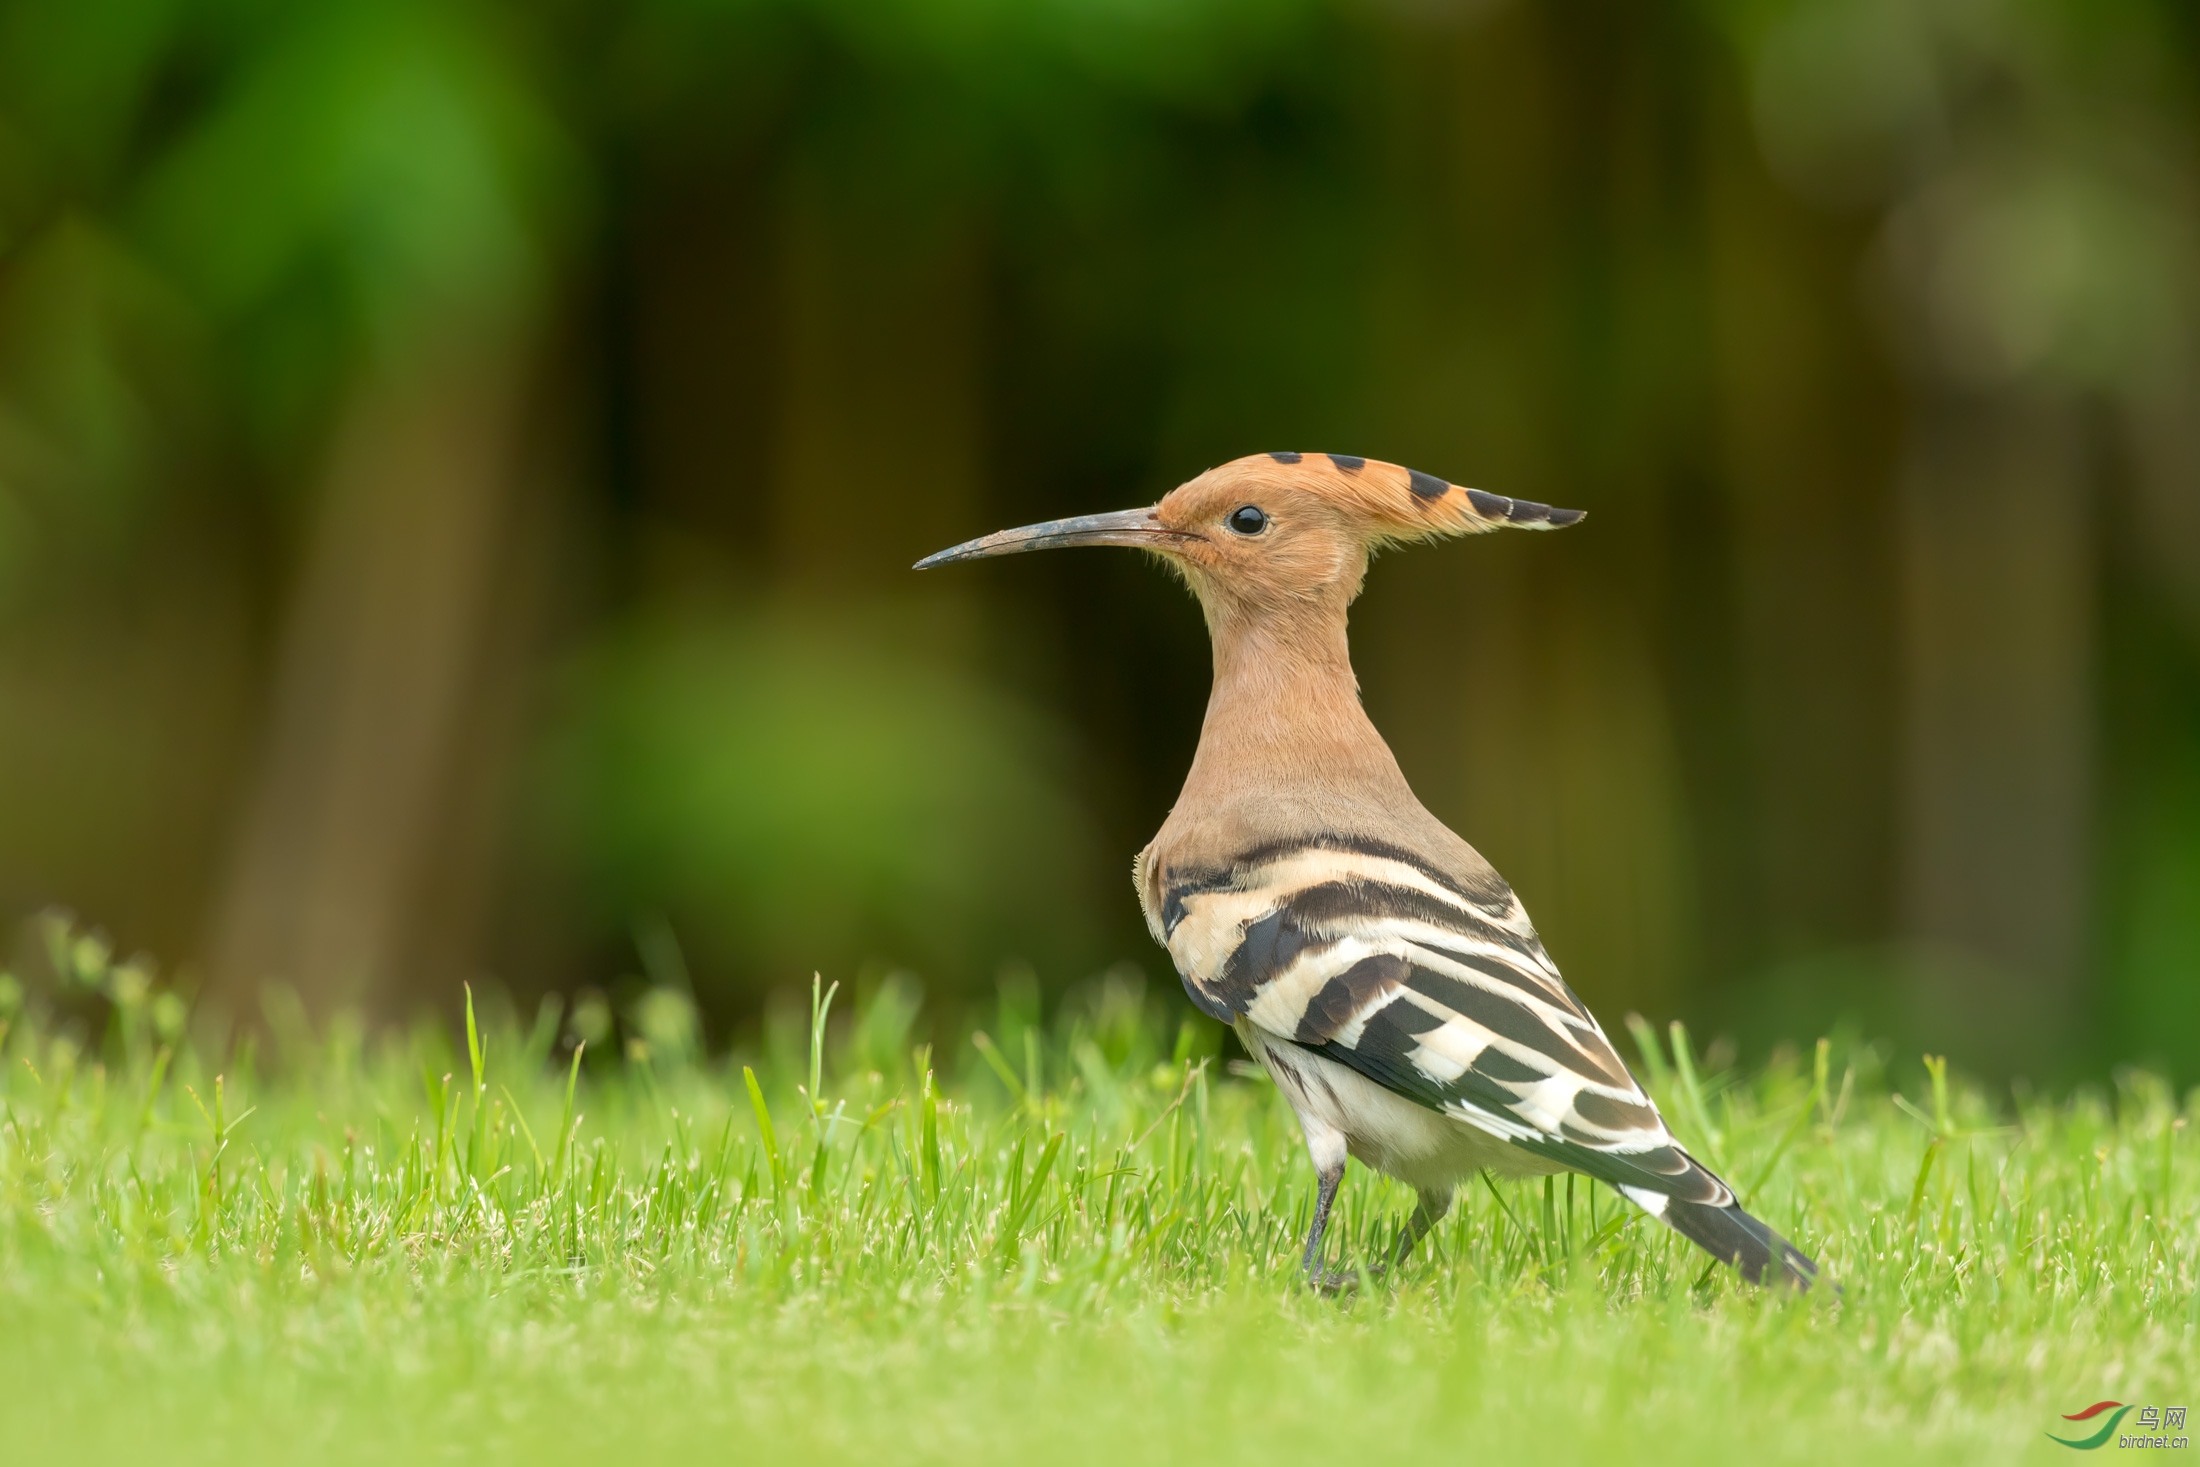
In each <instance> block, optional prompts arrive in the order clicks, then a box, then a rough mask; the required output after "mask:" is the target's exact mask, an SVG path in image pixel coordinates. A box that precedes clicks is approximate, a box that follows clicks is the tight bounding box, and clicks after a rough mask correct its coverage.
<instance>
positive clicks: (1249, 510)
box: [1223, 504, 1268, 535]
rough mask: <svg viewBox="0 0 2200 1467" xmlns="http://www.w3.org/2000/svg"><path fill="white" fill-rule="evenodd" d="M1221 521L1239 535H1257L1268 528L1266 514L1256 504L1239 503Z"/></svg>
mask: <svg viewBox="0 0 2200 1467" xmlns="http://www.w3.org/2000/svg"><path fill="white" fill-rule="evenodd" d="M1223 523H1224V524H1226V525H1228V526H1229V527H1230V528H1231V529H1232V530H1234V531H1236V532H1237V533H1238V534H1240V535H1258V534H1259V533H1260V532H1261V531H1262V530H1265V529H1267V528H1268V516H1267V515H1266V514H1264V513H1263V512H1262V511H1261V509H1260V506H1258V505H1254V504H1241V505H1239V506H1238V507H1237V508H1236V509H1233V510H1231V511H1230V517H1229V518H1228V519H1226V520H1224V521H1223Z"/></svg>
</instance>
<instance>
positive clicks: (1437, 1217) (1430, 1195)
mask: <svg viewBox="0 0 2200 1467" xmlns="http://www.w3.org/2000/svg"><path fill="white" fill-rule="evenodd" d="M1451 1191H1452V1189H1451V1188H1449V1187H1446V1188H1445V1189H1444V1190H1442V1191H1441V1192H1429V1191H1424V1192H1422V1193H1421V1205H1420V1206H1419V1207H1416V1208H1414V1209H1413V1217H1412V1219H1411V1221H1409V1222H1407V1224H1406V1231H1405V1236H1404V1237H1402V1238H1400V1239H1399V1240H1398V1251H1397V1252H1396V1253H1394V1254H1393V1255H1391V1259H1390V1261H1391V1264H1392V1266H1393V1267H1395V1266H1396V1265H1398V1264H1401V1263H1404V1262H1405V1261H1406V1258H1407V1256H1408V1255H1409V1254H1411V1253H1412V1252H1413V1250H1414V1247H1415V1246H1416V1245H1417V1244H1419V1243H1420V1241H1421V1240H1422V1239H1423V1238H1425V1237H1427V1236H1428V1232H1429V1229H1430V1228H1433V1227H1435V1226H1436V1225H1437V1224H1438V1223H1440V1222H1442V1221H1443V1220H1444V1214H1445V1213H1448V1212H1450V1211H1451Z"/></svg>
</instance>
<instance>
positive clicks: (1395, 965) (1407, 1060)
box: [1153, 837, 1734, 1210]
mask: <svg viewBox="0 0 2200 1467" xmlns="http://www.w3.org/2000/svg"><path fill="white" fill-rule="evenodd" d="M1157 885H1158V887H1159V889H1160V894H1161V897H1162V900H1161V902H1160V906H1159V910H1158V911H1156V912H1155V913H1154V914H1153V917H1154V921H1155V926H1156V927H1157V928H1158V929H1159V930H1158V931H1156V933H1155V936H1156V937H1158V938H1159V939H1160V940H1161V941H1162V942H1163V944H1164V945H1165V946H1167V948H1168V949H1169V955H1170V956H1171V957H1172V958H1173V959H1175V961H1176V966H1177V971H1178V972H1180V973H1181V974H1183V976H1184V986H1185V989H1186V990H1187V991H1188V992H1189V993H1190V994H1191V997H1192V1001H1193V1002H1194V1003H1196V1004H1198V1005H1199V1006H1200V1007H1201V1008H1202V1009H1204V1010H1205V1011H1206V1012H1208V1013H1209V1014H1212V1015H1213V1016H1214V1017H1216V1018H1218V1019H1221V1020H1222V1021H1223V1022H1225V1023H1228V1022H1231V1021H1233V1020H1236V1019H1238V1018H1240V1017H1243V1018H1246V1019H1249V1020H1251V1021H1252V1022H1253V1023H1255V1024H1257V1025H1259V1026H1260V1027H1261V1028H1262V1029H1264V1030H1266V1031H1268V1032H1269V1033H1271V1034H1275V1035H1279V1036H1281V1037H1284V1038H1287V1039H1289V1040H1292V1041H1293V1042H1295V1043H1297V1044H1299V1045H1301V1046H1302V1047H1304V1048H1306V1049H1309V1050H1312V1051H1314V1052H1316V1053H1318V1054H1322V1055H1325V1056H1327V1057H1329V1058H1331V1059H1334V1060H1336V1061H1338V1062H1340V1063H1342V1064H1345V1065H1348V1066H1350V1067H1351V1068H1352V1069H1354V1070H1357V1071H1359V1072H1360V1073H1361V1074H1363V1075H1365V1076H1367V1077H1368V1078H1369V1079H1370V1080H1373V1081H1374V1082H1376V1083H1377V1084H1379V1085H1382V1086H1383V1087H1385V1088H1386V1089H1389V1090H1391V1091H1393V1092H1395V1093H1397V1094H1399V1095H1403V1096H1406V1097H1407V1098H1409V1099H1412V1100H1416V1101H1419V1102H1420V1103H1421V1104H1423V1105H1426V1106H1428V1107H1429V1108H1430V1109H1432V1110H1436V1111H1440V1112H1443V1113H1444V1114H1446V1115H1450V1116H1453V1117H1456V1118H1457V1119H1459V1120H1462V1121H1465V1122H1467V1123H1468V1124H1469V1125H1472V1126H1476V1127H1478V1128H1480V1129H1481V1130H1483V1131H1486V1132H1488V1133H1489V1134H1491V1135H1493V1136H1497V1137H1500V1138H1502V1139H1503V1140H1506V1141H1509V1142H1511V1143H1512V1144H1513V1145H1515V1146H1518V1147H1520V1148H1522V1149H1523V1150H1526V1151H1531V1152H1534V1153H1536V1154H1538V1155H1541V1156H1544V1157H1548V1158H1549V1159H1551V1160H1553V1161H1557V1162H1560V1163H1561V1164H1563V1165H1565V1166H1567V1167H1570V1168H1572V1169H1574V1170H1577V1171H1581V1172H1585V1173H1587V1174H1588V1175H1590V1176H1594V1177H1599V1178H1602V1179H1603V1180H1605V1181H1608V1182H1611V1183H1612V1184H1614V1185H1615V1186H1619V1187H1623V1188H1626V1189H1627V1190H1628V1191H1629V1194H1630V1195H1635V1194H1638V1193H1646V1194H1651V1200H1654V1201H1655V1202H1657V1203H1658V1204H1661V1205H1662V1203H1663V1202H1664V1200H1665V1198H1667V1197H1676V1198H1681V1199H1683V1200H1686V1201H1690V1202H1701V1203H1706V1204H1709V1205H1711V1206H1713V1207H1725V1206H1728V1205H1730V1204H1732V1202H1733V1200H1734V1199H1733V1195H1732V1193H1730V1192H1729V1191H1728V1190H1727V1188H1726V1186H1725V1184H1724V1183H1722V1182H1720V1181H1719V1180H1718V1178H1716V1177H1714V1176H1712V1175H1711V1174H1710V1173H1709V1172H1708V1171H1706V1170H1704V1169H1703V1168H1702V1167H1700V1166H1697V1165H1696V1164H1695V1163H1694V1162H1693V1161H1691V1160H1690V1159H1689V1157H1688V1156H1687V1154H1686V1153H1685V1152H1683V1151H1682V1150H1681V1149H1680V1147H1679V1146H1678V1145H1677V1144H1675V1142H1674V1140H1673V1137H1672V1135H1671V1133H1670V1132H1668V1131H1667V1130H1666V1128H1665V1123H1664V1121H1663V1120H1661V1119H1660V1118H1659V1116H1658V1112H1657V1107H1656V1106H1654V1105H1653V1104H1651V1102H1650V1099H1649V1097H1648V1096H1646V1095H1644V1094H1643V1093H1642V1090H1641V1087H1639V1086H1638V1085H1636V1084H1635V1081H1634V1078H1633V1077H1632V1076H1631V1075H1629V1074H1628V1072H1627V1067H1626V1066H1625V1065H1624V1064H1622V1063H1621V1062H1620V1059H1619V1056H1618V1055H1617V1054H1615V1053H1614V1052H1613V1050H1612V1045H1611V1042H1610V1041H1609V1040H1607V1039H1606V1038H1605V1036H1604V1031H1603V1030H1602V1029H1600V1028H1599V1027H1598V1026H1597V1021H1596V1020H1595V1019H1594V1018H1593V1017H1591V1016H1590V1014H1589V1011H1588V1009H1587V1008H1585V1007H1584V1006H1583V1005H1582V1002H1581V1000H1580V999H1578V998H1576V997H1575V996H1574V992H1573V990H1572V989H1571V988H1569V987H1567V985H1566V980H1565V979H1564V978H1562V977H1560V976H1559V972H1558V969H1557V967H1556V966H1555V965H1553V963H1552V962H1551V960H1550V958H1549V957H1548V956H1547V955H1546V954H1545V953H1544V951H1543V944H1542V942H1541V941H1540V940H1539V939H1538V938H1537V937H1536V934H1535V928H1534V927H1533V926H1532V925H1531V924H1530V923H1529V921H1528V915H1527V913H1526V911H1524V910H1523V909H1522V907H1521V905H1520V901H1519V899H1518V898H1517V897H1515V896H1514V895H1513V894H1512V892H1511V891H1510V890H1509V889H1507V888H1506V887H1505V886H1504V884H1503V883H1502V882H1499V881H1496V880H1495V879H1494V878H1493V880H1492V881H1491V883H1490V886H1489V888H1488V889H1485V890H1470V889H1468V888H1466V887H1464V886H1461V885H1460V884H1459V883H1458V882H1456V881H1454V880H1453V879H1452V878H1450V877H1448V876H1446V875H1444V874H1443V873H1441V872H1439V871H1437V870H1435V869H1433V868H1431V867H1430V866H1429V865H1427V864H1426V863H1424V862H1422V861H1419V860H1417V859H1415V858H1414V857H1413V856H1412V855H1411V854H1410V853H1407V852H1404V851H1401V850H1398V849H1395V848H1393V847H1388V846H1384V845H1381V844H1379V843H1376V842H1372V841H1367V840H1360V839H1348V838H1341V837H1329V838H1323V839H1317V840H1312V841H1305V842H1297V843H1293V844H1290V845H1287V846H1276V847H1270V848H1266V849H1263V850H1260V851H1255V852H1253V853H1251V854H1249V855H1248V856H1246V857H1245V858H1244V859H1242V860H1240V861H1239V862H1237V863H1236V864H1235V865H1233V866H1232V867H1231V868H1230V869H1229V870H1227V871H1223V872H1209V873H1199V874H1192V873H1175V872H1167V873H1161V875H1160V880H1159V881H1158V882H1157ZM1637 1200H1638V1201H1642V1200H1644V1199H1643V1198H1642V1197H1640V1196H1638V1197H1637ZM1646 1205H1648V1203H1647V1202H1646ZM1653 1210H1657V1209H1656V1208H1653Z"/></svg>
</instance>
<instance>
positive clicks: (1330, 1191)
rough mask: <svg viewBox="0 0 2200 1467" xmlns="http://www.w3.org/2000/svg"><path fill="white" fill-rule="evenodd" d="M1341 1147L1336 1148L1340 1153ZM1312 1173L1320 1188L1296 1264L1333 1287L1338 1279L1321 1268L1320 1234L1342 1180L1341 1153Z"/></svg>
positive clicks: (1326, 1227)
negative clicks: (1298, 1263) (1312, 1218)
mask: <svg viewBox="0 0 2200 1467" xmlns="http://www.w3.org/2000/svg"><path fill="white" fill-rule="evenodd" d="M1342 1149H1343V1148H1341V1147H1340V1148H1339V1151H1340V1153H1341V1152H1342ZM1324 1160H1327V1158H1324ZM1315 1176H1316V1178H1317V1179H1318V1180H1319V1182H1320V1188H1319V1190H1318V1191H1317V1192H1316V1193H1315V1194H1314V1226H1313V1228H1312V1229H1311V1230H1310V1231H1308V1233H1307V1235H1306V1257H1305V1258H1304V1259H1303V1260H1301V1262H1300V1265H1299V1266H1300V1267H1301V1268H1302V1269H1304V1270H1305V1272H1306V1276H1307V1277H1308V1278H1310V1279H1312V1280H1314V1282H1315V1284H1316V1285H1317V1286H1319V1287H1322V1288H1331V1289H1333V1288H1336V1287H1339V1283H1340V1281H1339V1279H1338V1278H1337V1277H1335V1276H1333V1275H1330V1274H1327V1273H1324V1272H1321V1271H1320V1264H1321V1256H1322V1234H1324V1233H1326V1232H1328V1231H1329V1209H1330V1206H1331V1204H1333V1203H1335V1202H1336V1200H1337V1185H1338V1183H1340V1182H1342V1181H1343V1180H1344V1157H1343V1156H1342V1155H1341V1154H1340V1155H1339V1156H1338V1157H1337V1159H1336V1160H1335V1161H1333V1162H1330V1163H1329V1164H1328V1165H1326V1166H1323V1167H1321V1168H1320V1169H1319V1170H1318V1171H1317V1172H1316V1173H1315Z"/></svg>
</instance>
